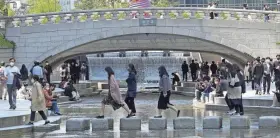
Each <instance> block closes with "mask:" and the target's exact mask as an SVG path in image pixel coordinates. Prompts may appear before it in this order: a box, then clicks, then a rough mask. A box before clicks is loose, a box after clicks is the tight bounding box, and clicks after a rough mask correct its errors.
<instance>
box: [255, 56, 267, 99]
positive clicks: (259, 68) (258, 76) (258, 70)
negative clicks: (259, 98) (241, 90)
mask: <svg viewBox="0 0 280 138" xmlns="http://www.w3.org/2000/svg"><path fill="white" fill-rule="evenodd" d="M263 75H264V67H263V64H262V63H261V62H260V58H257V59H256V63H255V65H254V66H253V76H254V83H255V89H256V94H259V95H261V81H262V77H263Z"/></svg>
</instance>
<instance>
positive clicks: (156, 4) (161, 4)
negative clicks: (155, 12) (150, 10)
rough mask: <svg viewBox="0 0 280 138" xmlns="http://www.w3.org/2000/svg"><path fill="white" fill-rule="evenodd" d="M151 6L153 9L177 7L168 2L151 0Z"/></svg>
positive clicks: (165, 0)
mask: <svg viewBox="0 0 280 138" xmlns="http://www.w3.org/2000/svg"><path fill="white" fill-rule="evenodd" d="M152 5H153V6H154V7H173V6H175V5H177V3H176V2H174V1H169V0H153V1H152Z"/></svg>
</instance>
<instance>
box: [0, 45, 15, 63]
mask: <svg viewBox="0 0 280 138" xmlns="http://www.w3.org/2000/svg"><path fill="white" fill-rule="evenodd" d="M11 57H13V49H11V48H0V62H1V61H4V62H6V63H8V61H9V59H10V58H11Z"/></svg>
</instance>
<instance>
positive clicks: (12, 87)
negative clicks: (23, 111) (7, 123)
mask: <svg viewBox="0 0 280 138" xmlns="http://www.w3.org/2000/svg"><path fill="white" fill-rule="evenodd" d="M9 62H10V66H8V67H6V69H5V73H4V74H5V78H6V80H7V89H8V95H9V104H10V109H14V110H15V109H16V100H17V89H20V87H19V88H18V85H17V84H18V81H19V80H18V79H19V77H17V76H18V75H20V72H19V69H18V67H17V66H15V62H16V60H15V59H14V58H10V60H9Z"/></svg>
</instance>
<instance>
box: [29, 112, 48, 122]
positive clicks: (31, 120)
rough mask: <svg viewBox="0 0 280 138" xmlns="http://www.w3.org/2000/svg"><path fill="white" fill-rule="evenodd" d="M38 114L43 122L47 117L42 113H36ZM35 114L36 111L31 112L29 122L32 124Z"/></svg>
mask: <svg viewBox="0 0 280 138" xmlns="http://www.w3.org/2000/svg"><path fill="white" fill-rule="evenodd" d="M38 112H39V114H40V115H41V116H42V118H43V119H44V120H47V116H46V115H45V113H44V111H38ZM35 113H36V111H32V110H31V115H30V122H34V120H35Z"/></svg>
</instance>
